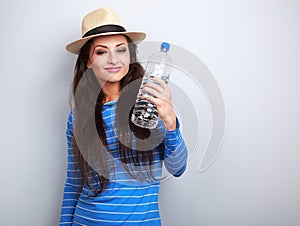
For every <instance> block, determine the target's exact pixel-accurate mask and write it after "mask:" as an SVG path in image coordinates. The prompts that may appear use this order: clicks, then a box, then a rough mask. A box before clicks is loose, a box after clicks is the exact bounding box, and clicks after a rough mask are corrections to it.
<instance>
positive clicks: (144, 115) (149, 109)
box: [131, 42, 172, 129]
mask: <svg viewBox="0 0 300 226" xmlns="http://www.w3.org/2000/svg"><path fill="white" fill-rule="evenodd" d="M169 49H170V44H169V43H167V42H163V43H161V46H160V51H158V52H154V53H152V54H151V55H150V57H149V58H148V61H147V65H146V70H145V75H144V77H143V80H142V84H141V87H140V90H139V93H138V96H137V100H136V103H135V105H134V108H133V112H132V115H131V121H132V122H133V123H134V124H135V125H137V126H139V127H142V128H147V129H154V128H155V127H156V126H157V123H158V112H157V108H156V105H155V104H153V103H152V102H150V101H148V100H145V99H141V96H142V95H143V94H144V92H143V91H142V90H141V89H142V88H143V86H144V85H145V84H146V83H147V82H154V81H152V79H151V77H155V76H156V77H159V78H161V79H163V80H164V81H165V82H166V83H168V82H169V77H170V72H171V67H170V65H171V63H172V59H171V57H170V55H169ZM148 95H150V94H148Z"/></svg>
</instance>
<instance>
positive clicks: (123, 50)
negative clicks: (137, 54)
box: [117, 48, 127, 53]
mask: <svg viewBox="0 0 300 226" xmlns="http://www.w3.org/2000/svg"><path fill="white" fill-rule="evenodd" d="M126 51H127V49H126V48H120V49H117V53H125V52H126Z"/></svg>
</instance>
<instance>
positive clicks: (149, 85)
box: [144, 82, 165, 93]
mask: <svg viewBox="0 0 300 226" xmlns="http://www.w3.org/2000/svg"><path fill="white" fill-rule="evenodd" d="M144 87H149V88H151V89H154V90H156V91H157V92H160V93H162V92H165V90H164V89H163V88H162V87H161V86H160V85H159V84H156V83H153V82H147V83H146V84H145V85H144Z"/></svg>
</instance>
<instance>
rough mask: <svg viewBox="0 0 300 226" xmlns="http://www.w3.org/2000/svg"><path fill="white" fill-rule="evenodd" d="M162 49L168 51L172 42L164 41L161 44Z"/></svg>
mask: <svg viewBox="0 0 300 226" xmlns="http://www.w3.org/2000/svg"><path fill="white" fill-rule="evenodd" d="M160 49H161V50H162V51H166V52H167V51H169V49H170V44H169V43H167V42H162V43H161V45H160Z"/></svg>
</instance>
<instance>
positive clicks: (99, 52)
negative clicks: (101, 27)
mask: <svg viewBox="0 0 300 226" xmlns="http://www.w3.org/2000/svg"><path fill="white" fill-rule="evenodd" d="M104 53H105V51H102V50H98V51H96V54H97V55H102V54H104Z"/></svg>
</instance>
